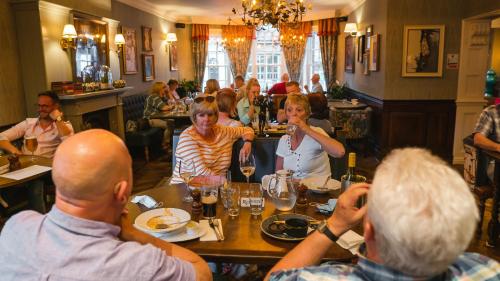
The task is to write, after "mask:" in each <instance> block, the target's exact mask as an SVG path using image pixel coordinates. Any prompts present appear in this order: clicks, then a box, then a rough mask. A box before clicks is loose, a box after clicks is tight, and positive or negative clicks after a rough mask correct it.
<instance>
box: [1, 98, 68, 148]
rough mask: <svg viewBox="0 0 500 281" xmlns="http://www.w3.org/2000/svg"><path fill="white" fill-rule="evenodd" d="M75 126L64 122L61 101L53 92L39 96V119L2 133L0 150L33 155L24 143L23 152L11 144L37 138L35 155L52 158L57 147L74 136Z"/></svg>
mask: <svg viewBox="0 0 500 281" xmlns="http://www.w3.org/2000/svg"><path fill="white" fill-rule="evenodd" d="M73 134H74V131H73V126H72V125H71V123H70V122H69V121H64V120H63V113H62V111H61V110H60V101H59V97H58V96H57V94H56V93H55V92H53V91H46V92H42V93H40V94H38V117H37V118H26V119H25V120H23V121H22V122H20V123H18V124H17V125H15V126H13V127H12V128H10V129H7V130H5V131H3V132H2V133H0V149H4V150H6V151H7V152H9V153H12V154H17V155H21V154H26V155H31V154H32V152H31V151H29V150H28V149H27V148H26V145H25V144H24V143H23V146H22V147H21V150H19V149H18V148H17V147H15V146H14V145H13V144H12V143H11V142H12V141H15V140H17V139H20V138H24V137H28V136H35V137H36V139H37V142H38V146H37V148H36V150H35V151H34V155H38V156H43V157H47V158H52V157H53V156H54V152H55V151H56V149H57V146H59V144H61V143H62V142H63V141H64V140H65V139H66V138H68V137H69V136H71V135H73Z"/></svg>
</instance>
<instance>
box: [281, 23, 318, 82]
mask: <svg viewBox="0 0 500 281" xmlns="http://www.w3.org/2000/svg"><path fill="white" fill-rule="evenodd" d="M311 31H312V22H311V21H307V22H301V23H299V24H298V26H297V27H289V26H286V25H282V26H280V42H281V49H282V50H283V54H284V55H285V63H286V68H287V69H288V75H289V76H290V80H291V81H297V82H298V81H300V75H301V71H300V70H301V69H300V68H301V66H302V62H303V61H304V53H305V50H306V44H307V37H309V36H311Z"/></svg>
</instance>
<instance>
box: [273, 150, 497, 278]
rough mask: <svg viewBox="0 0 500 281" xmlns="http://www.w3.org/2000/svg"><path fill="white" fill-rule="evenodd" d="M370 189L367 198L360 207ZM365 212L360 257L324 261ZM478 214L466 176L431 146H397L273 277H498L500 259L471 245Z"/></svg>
mask: <svg viewBox="0 0 500 281" xmlns="http://www.w3.org/2000/svg"><path fill="white" fill-rule="evenodd" d="M366 194H368V202H367V204H366V205H365V206H363V207H362V208H359V209H358V208H357V207H356V202H357V201H358V198H359V197H360V196H363V195H366ZM363 217H364V220H363V229H364V239H365V244H364V245H362V247H361V248H360V257H359V262H358V264H357V265H346V264H325V265H320V266H317V264H318V263H319V262H320V261H321V258H322V257H323V256H324V255H325V253H326V251H327V250H328V248H329V247H331V246H332V245H333V243H335V241H336V240H337V237H339V236H340V235H342V234H343V233H344V232H346V231H347V230H349V229H350V228H352V227H353V226H355V225H356V224H358V223H359V222H360V221H361V219H362V218H363ZM477 220H478V211H477V207H476V203H475V200H474V197H473V195H472V194H471V192H470V191H469V188H468V186H467V184H466V183H465V182H464V180H463V179H462V176H460V175H459V174H458V173H457V172H456V171H455V170H454V169H452V168H451V167H449V166H448V165H447V164H446V163H445V162H444V161H443V160H441V159H439V158H438V157H436V156H433V155H431V154H430V153H429V152H428V151H426V150H424V149H419V148H406V149H397V150H394V151H393V152H392V153H391V154H390V155H389V156H387V157H386V158H385V159H384V161H383V162H382V163H381V164H380V165H379V167H378V168H377V170H376V172H375V177H374V179H373V184H372V185H371V186H369V185H368V184H364V183H362V184H357V185H352V186H351V187H350V188H349V189H348V190H347V191H346V192H345V193H344V194H342V196H340V198H339V200H338V203H337V207H336V209H335V211H334V213H333V215H332V216H331V217H330V218H329V219H328V220H327V221H326V223H324V224H322V225H320V226H319V227H318V231H315V232H314V233H312V234H311V235H309V236H308V237H307V238H306V239H305V240H304V241H303V242H302V243H300V244H299V245H297V247H295V248H294V249H293V250H292V251H291V252H290V253H288V254H287V255H286V256H285V257H284V258H283V259H282V260H281V261H280V262H278V263H277V264H276V265H275V266H274V267H273V268H272V269H271V271H270V273H268V276H267V277H266V280H384V281H386V280H408V281H410V280H467V281H470V280H499V279H500V264H499V263H498V262H496V261H494V260H491V259H489V258H487V257H484V256H481V255H479V254H472V253H464V250H465V249H466V248H467V246H468V245H469V242H470V240H471V239H472V236H473V235H474V230H475V227H476V225H477ZM311 249H314V250H311Z"/></svg>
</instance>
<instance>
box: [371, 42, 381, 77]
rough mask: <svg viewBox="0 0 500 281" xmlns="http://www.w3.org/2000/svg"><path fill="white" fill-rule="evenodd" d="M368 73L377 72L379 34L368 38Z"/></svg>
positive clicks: (378, 63)
mask: <svg viewBox="0 0 500 281" xmlns="http://www.w3.org/2000/svg"><path fill="white" fill-rule="evenodd" d="M369 58H370V63H369V67H370V71H378V70H379V65H380V34H375V35H373V36H371V38H370V56H369Z"/></svg>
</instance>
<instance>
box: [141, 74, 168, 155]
mask: <svg viewBox="0 0 500 281" xmlns="http://www.w3.org/2000/svg"><path fill="white" fill-rule="evenodd" d="M166 95H167V85H166V84H165V82H155V83H154V84H153V86H151V90H150V92H149V96H148V97H147V98H146V101H145V102H144V113H143V118H144V119H147V120H148V123H149V125H150V126H151V127H157V128H162V129H164V130H165V131H164V132H163V141H162V147H163V149H165V150H168V149H169V148H170V138H171V136H172V132H173V128H174V123H173V121H172V120H163V119H156V118H152V116H153V115H155V114H158V113H160V112H167V111H170V110H172V106H169V105H167V104H165V102H164V101H163V98H164V97H165V96H166Z"/></svg>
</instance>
